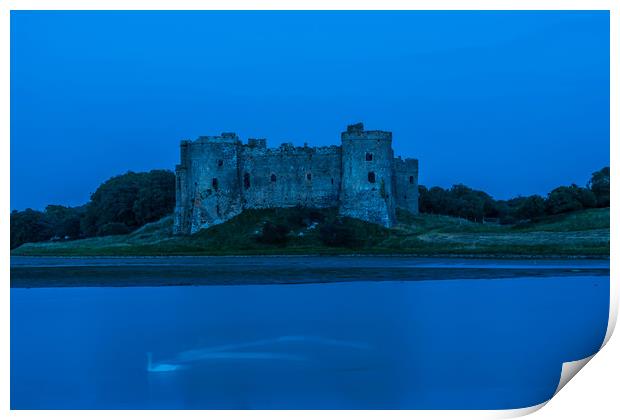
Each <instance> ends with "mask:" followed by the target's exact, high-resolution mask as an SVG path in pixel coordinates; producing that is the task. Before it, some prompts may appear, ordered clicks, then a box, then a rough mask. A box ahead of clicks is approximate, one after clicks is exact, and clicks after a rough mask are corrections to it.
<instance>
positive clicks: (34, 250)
mask: <svg viewBox="0 0 620 420" xmlns="http://www.w3.org/2000/svg"><path fill="white" fill-rule="evenodd" d="M397 217H398V220H399V223H398V225H397V226H396V227H394V228H392V229H386V228H383V227H381V226H378V225H374V224H371V223H366V222H363V221H360V220H356V219H351V218H346V217H345V218H341V217H339V216H338V214H337V209H334V208H331V209H320V210H319V209H300V208H287V209H283V208H276V209H263V210H246V211H245V212H243V213H242V214H240V215H239V216H237V217H235V218H233V219H231V220H229V221H227V222H226V223H223V224H221V225H217V226H213V227H211V228H209V229H205V230H202V231H200V232H198V233H196V234H194V235H191V236H173V235H172V223H173V220H172V217H171V216H168V217H165V218H164V219H162V220H160V221H158V222H156V223H151V224H149V225H146V226H144V227H142V228H140V229H138V230H136V231H134V232H132V233H130V234H128V235H118V236H106V237H97V238H89V239H82V240H76V241H66V242H43V243H33V244H24V245H22V246H21V247H19V248H17V249H15V250H13V251H12V255H32V256H35V255H36V256H44V255H48V256H52V255H59V256H152V255H283V254H287V255H301V254H321V255H337V254H412V255H442V256H450V255H454V256H456V255H458V256H489V257H507V256H515V257H518V256H528V257H545V256H547V257H549V256H566V257H574V256H579V257H599V258H601V257H604V258H608V257H609V209H608V208H607V209H590V210H585V211H580V212H574V213H570V214H565V215H559V216H552V217H546V218H544V219H541V220H537V221H534V222H529V223H524V224H520V225H514V226H500V225H496V224H480V223H473V222H469V221H466V220H462V219H457V218H453V217H448V216H439V215H429V214H421V215H413V214H410V213H407V212H404V211H398V213H397ZM266 222H271V223H273V224H279V225H286V226H288V227H289V228H290V229H291V230H290V233H289V234H288V236H287V242H286V243H285V244H280V245H278V244H264V243H261V242H259V241H257V236H258V235H260V233H261V230H262V227H263V225H264V224H265V223H266ZM335 222H337V223H339V224H340V226H342V227H344V228H345V229H346V230H347V231H349V232H350V233H351V234H352V238H353V240H352V241H351V242H350V243H349V244H348V246H326V245H325V244H324V243H323V242H322V240H321V235H320V231H321V228H322V227H324V226H326V225H329V224H333V223H335Z"/></svg>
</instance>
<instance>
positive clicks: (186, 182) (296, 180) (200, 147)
mask: <svg viewBox="0 0 620 420" xmlns="http://www.w3.org/2000/svg"><path fill="white" fill-rule="evenodd" d="M341 139H342V145H341V146H328V147H308V146H303V147H294V146H293V145H292V144H291V143H284V144H282V145H281V146H280V147H278V148H273V149H269V148H267V142H266V140H265V139H249V140H248V142H247V144H243V143H242V142H241V141H240V139H239V137H237V135H235V134H234V133H222V135H221V136H206V137H199V138H198V139H196V140H195V141H187V140H184V141H182V142H181V163H180V165H177V167H176V179H177V181H176V182H177V184H176V207H175V220H174V231H175V233H177V234H190V233H194V232H197V231H198V230H200V229H203V228H207V227H210V226H213V225H216V224H218V223H222V222H225V221H226V220H228V219H230V218H232V217H234V216H236V215H238V214H239V213H241V212H242V211H243V210H244V209H258V208H269V207H293V206H297V205H300V206H306V207H338V208H339V209H340V214H342V215H345V216H350V217H355V218H358V219H361V220H366V221H368V222H372V223H378V224H380V225H383V226H387V227H390V226H393V225H394V223H395V221H396V208H397V207H400V208H403V209H406V210H408V211H410V212H412V213H417V212H418V161H417V160H416V159H404V160H403V159H401V158H400V157H398V158H394V152H393V150H392V133H390V132H388V131H365V130H364V126H363V125H362V124H355V125H350V126H349V127H348V128H347V131H345V132H344V133H342V135H341Z"/></svg>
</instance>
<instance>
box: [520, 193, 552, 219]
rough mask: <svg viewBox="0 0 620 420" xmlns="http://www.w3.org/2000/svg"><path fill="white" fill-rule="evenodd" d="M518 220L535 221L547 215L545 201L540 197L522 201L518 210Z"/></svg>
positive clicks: (527, 198)
mask: <svg viewBox="0 0 620 420" xmlns="http://www.w3.org/2000/svg"><path fill="white" fill-rule="evenodd" d="M514 214H515V217H516V219H517V220H533V219H537V218H539V217H542V216H544V215H545V199H544V198H542V197H541V196H539V195H531V196H529V197H525V198H524V199H523V200H520V203H519V204H518V206H517V208H516V210H515V213H514Z"/></svg>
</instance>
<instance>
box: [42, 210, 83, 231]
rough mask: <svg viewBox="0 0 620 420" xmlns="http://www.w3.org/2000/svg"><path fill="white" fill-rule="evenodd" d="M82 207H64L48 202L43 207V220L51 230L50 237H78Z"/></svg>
mask: <svg viewBox="0 0 620 420" xmlns="http://www.w3.org/2000/svg"><path fill="white" fill-rule="evenodd" d="M84 210H85V209H84V207H65V206H60V205H54V204H50V205H49V206H47V207H46V208H45V213H44V220H45V222H46V223H47V225H48V226H49V227H50V229H51V230H52V237H53V238H58V239H65V238H67V239H76V238H79V237H80V233H81V232H80V219H81V218H82V216H83V215H84Z"/></svg>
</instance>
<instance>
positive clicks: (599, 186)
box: [588, 166, 610, 207]
mask: <svg viewBox="0 0 620 420" xmlns="http://www.w3.org/2000/svg"><path fill="white" fill-rule="evenodd" d="M609 184H610V183H609V166H606V167H604V168H603V169H601V170H600V171H596V172H594V173H593V174H592V177H591V178H590V181H589V182H588V188H589V189H590V190H591V191H592V192H593V193H594V196H595V197H596V206H597V207H609Z"/></svg>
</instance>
